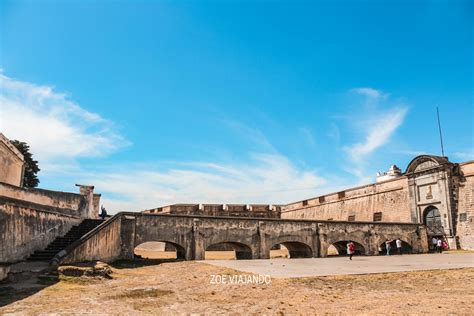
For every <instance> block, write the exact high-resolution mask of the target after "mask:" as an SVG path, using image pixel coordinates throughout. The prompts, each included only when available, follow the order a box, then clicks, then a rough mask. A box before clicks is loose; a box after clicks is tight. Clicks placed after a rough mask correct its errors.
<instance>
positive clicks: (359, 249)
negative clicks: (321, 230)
mask: <svg viewBox="0 0 474 316" xmlns="http://www.w3.org/2000/svg"><path fill="white" fill-rule="evenodd" d="M350 241H352V242H353V243H354V246H355V253H354V255H356V256H362V255H365V254H366V249H365V247H364V246H363V245H362V244H361V243H359V242H357V241H354V240H339V241H336V242H333V243H331V245H330V246H329V247H328V249H329V248H330V247H331V246H332V247H334V248H335V249H336V251H337V253H338V255H339V256H345V255H347V244H348V243H349V242H350Z"/></svg>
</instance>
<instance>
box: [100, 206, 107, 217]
mask: <svg viewBox="0 0 474 316" xmlns="http://www.w3.org/2000/svg"><path fill="white" fill-rule="evenodd" d="M99 217H100V218H102V220H105V218H106V217H107V211H106V210H105V207H104V206H103V205H102V207H101V208H100V214H99Z"/></svg>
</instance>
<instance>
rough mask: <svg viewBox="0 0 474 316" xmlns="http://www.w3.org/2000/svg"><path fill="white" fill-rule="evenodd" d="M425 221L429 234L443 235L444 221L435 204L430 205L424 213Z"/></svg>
mask: <svg viewBox="0 0 474 316" xmlns="http://www.w3.org/2000/svg"><path fill="white" fill-rule="evenodd" d="M423 223H424V224H425V225H426V227H427V228H428V235H429V236H443V234H444V229H443V222H442V220H441V214H440V213H439V210H438V208H436V207H435V206H432V205H431V206H428V207H427V208H426V209H425V211H424V213H423Z"/></svg>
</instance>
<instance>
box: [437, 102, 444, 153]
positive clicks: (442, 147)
mask: <svg viewBox="0 0 474 316" xmlns="http://www.w3.org/2000/svg"><path fill="white" fill-rule="evenodd" d="M436 114H438V129H439V140H440V141H441V154H442V155H443V157H444V146H443V134H442V133H441V122H440V120H439V110H438V107H436Z"/></svg>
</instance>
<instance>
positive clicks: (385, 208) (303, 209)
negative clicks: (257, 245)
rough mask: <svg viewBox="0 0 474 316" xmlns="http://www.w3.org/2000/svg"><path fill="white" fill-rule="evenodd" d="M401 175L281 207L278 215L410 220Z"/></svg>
mask: <svg viewBox="0 0 474 316" xmlns="http://www.w3.org/2000/svg"><path fill="white" fill-rule="evenodd" d="M409 206H410V204H409V191H408V179H407V178H406V177H404V176H402V177H400V178H398V179H394V180H387V181H384V182H380V183H374V184H369V185H366V186H360V187H356V188H351V189H347V190H345V191H340V192H336V193H331V194H326V195H322V196H318V197H315V198H310V199H307V200H304V201H298V202H295V203H290V204H287V205H284V206H282V212H281V218H285V219H315V220H338V221H374V220H375V221H384V222H406V223H408V222H411V217H410V211H409Z"/></svg>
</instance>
